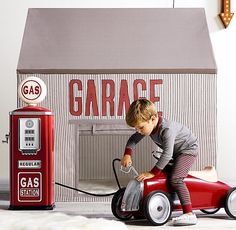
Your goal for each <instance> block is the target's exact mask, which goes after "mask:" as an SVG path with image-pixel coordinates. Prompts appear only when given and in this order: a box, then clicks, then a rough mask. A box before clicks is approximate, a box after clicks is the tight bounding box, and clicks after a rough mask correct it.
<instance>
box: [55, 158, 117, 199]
mask: <svg viewBox="0 0 236 230" xmlns="http://www.w3.org/2000/svg"><path fill="white" fill-rule="evenodd" d="M116 161H120V159H119V158H115V159H113V161H112V169H113V172H114V176H115V179H116V183H117V186H118V188H119V189H121V186H120V182H119V180H118V176H117V173H116V169H115V162H116ZM55 184H56V185H59V186H61V187H64V188H68V189H71V190H75V191H77V192H81V193H84V194H87V195H90V196H98V197H105V196H112V195H114V194H115V193H116V192H113V193H105V194H102V193H99V194H97V193H90V192H87V191H84V190H81V189H78V188H74V187H71V186H68V185H65V184H61V183H59V182H55Z"/></svg>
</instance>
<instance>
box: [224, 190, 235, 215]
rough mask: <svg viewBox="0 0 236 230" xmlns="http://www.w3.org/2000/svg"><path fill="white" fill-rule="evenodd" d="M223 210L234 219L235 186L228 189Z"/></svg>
mask: <svg viewBox="0 0 236 230" xmlns="http://www.w3.org/2000/svg"><path fill="white" fill-rule="evenodd" d="M225 212H226V213H227V214H228V216H230V217H231V218H233V219H236V187H234V188H232V189H231V190H229V192H228V194H227V196H226V200H225Z"/></svg>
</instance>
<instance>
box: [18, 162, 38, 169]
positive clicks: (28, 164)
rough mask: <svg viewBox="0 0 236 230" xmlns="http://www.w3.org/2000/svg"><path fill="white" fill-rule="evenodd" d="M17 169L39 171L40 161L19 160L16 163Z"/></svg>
mask: <svg viewBox="0 0 236 230" xmlns="http://www.w3.org/2000/svg"><path fill="white" fill-rule="evenodd" d="M18 168H19V169H40V168H41V161H40V160H25V161H24V160H19V161H18Z"/></svg>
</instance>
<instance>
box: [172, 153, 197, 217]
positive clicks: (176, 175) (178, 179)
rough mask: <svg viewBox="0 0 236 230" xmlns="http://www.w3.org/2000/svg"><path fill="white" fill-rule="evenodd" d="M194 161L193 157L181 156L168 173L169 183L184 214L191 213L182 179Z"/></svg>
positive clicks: (194, 157) (188, 196) (188, 197)
mask: <svg viewBox="0 0 236 230" xmlns="http://www.w3.org/2000/svg"><path fill="white" fill-rule="evenodd" d="M195 159H196V156H195V155H189V154H184V153H183V154H181V155H179V156H178V157H177V158H176V159H175V160H174V164H173V166H172V170H171V172H170V177H169V183H170V186H171V187H172V189H173V190H174V191H175V192H176V193H177V195H178V197H179V200H180V203H181V205H182V209H183V212H184V213H188V212H192V204H191V200H190V194H189V191H188V188H187V186H186V184H185V183H184V181H183V180H184V178H185V177H186V176H187V175H188V172H189V171H190V168H191V167H192V165H193V163H194V161H195Z"/></svg>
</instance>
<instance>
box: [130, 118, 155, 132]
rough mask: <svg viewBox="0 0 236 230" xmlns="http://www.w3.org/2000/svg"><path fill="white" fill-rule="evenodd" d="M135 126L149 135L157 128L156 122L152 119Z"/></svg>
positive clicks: (138, 130) (137, 129)
mask: <svg viewBox="0 0 236 230" xmlns="http://www.w3.org/2000/svg"><path fill="white" fill-rule="evenodd" d="M134 128H135V129H136V131H137V132H138V133H140V134H142V135H144V136H149V135H150V134H151V132H152V130H153V129H154V128H155V122H154V121H153V120H152V119H151V120H149V121H143V122H140V123H138V124H137V125H136V126H134Z"/></svg>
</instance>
